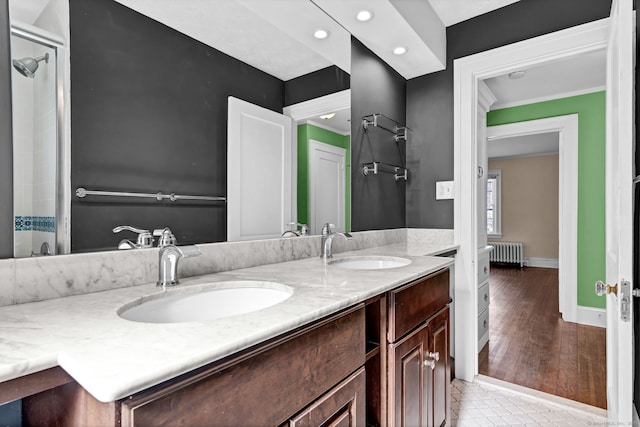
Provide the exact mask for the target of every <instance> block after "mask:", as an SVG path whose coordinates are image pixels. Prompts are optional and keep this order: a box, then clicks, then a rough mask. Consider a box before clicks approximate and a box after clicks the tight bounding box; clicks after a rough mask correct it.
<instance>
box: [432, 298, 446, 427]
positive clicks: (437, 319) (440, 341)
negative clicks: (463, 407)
mask: <svg viewBox="0 0 640 427" xmlns="http://www.w3.org/2000/svg"><path fill="white" fill-rule="evenodd" d="M449 336H450V330H449V307H446V308H444V309H443V310H441V311H440V312H438V314H437V315H435V316H434V317H433V318H431V319H430V320H429V321H428V322H427V341H428V353H427V360H426V362H427V364H428V365H429V366H428V367H429V369H427V370H426V374H427V375H426V378H427V381H426V382H427V384H426V386H427V390H428V408H429V409H430V412H429V413H428V420H427V425H429V426H443V425H445V424H446V423H447V420H448V419H449V412H450V405H451V401H450V390H449V389H450V385H451V383H450V381H451V358H450V357H449V349H450V348H451V347H450V346H449Z"/></svg>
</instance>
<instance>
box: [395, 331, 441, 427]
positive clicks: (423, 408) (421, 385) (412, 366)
mask: <svg viewBox="0 0 640 427" xmlns="http://www.w3.org/2000/svg"><path fill="white" fill-rule="evenodd" d="M428 339H429V335H428V333H427V325H426V324H425V325H423V326H421V327H420V328H418V329H417V330H416V331H414V332H412V333H410V334H409V335H407V336H406V337H405V338H403V339H402V340H400V341H399V342H397V343H395V344H389V352H388V355H389V405H388V406H389V422H388V425H390V426H396V427H401V426H404V427H421V426H427V425H428V413H427V406H428V403H429V402H428V396H427V388H426V386H425V385H426V384H425V370H426V369H429V370H431V369H430V368H428V367H426V366H425V364H424V362H425V355H426V353H427V351H428V348H429V343H428Z"/></svg>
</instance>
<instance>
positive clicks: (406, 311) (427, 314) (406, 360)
mask: <svg viewBox="0 0 640 427" xmlns="http://www.w3.org/2000/svg"><path fill="white" fill-rule="evenodd" d="M386 301H387V305H386V307H385V310H386V314H384V315H381V316H379V319H380V324H381V326H380V329H381V330H383V331H386V336H385V337H383V340H382V341H383V344H382V345H381V346H380V355H379V357H378V358H372V359H370V360H368V361H367V376H368V377H370V376H371V375H378V376H379V377H380V378H379V381H376V382H375V385H374V387H370V388H369V390H368V395H369V396H374V395H375V396H377V395H378V393H380V394H379V395H380V403H379V404H376V405H372V404H369V405H368V408H367V409H368V411H367V417H368V424H370V425H381V426H389V427H392V426H393V427H401V426H406V427H422V426H424V427H427V426H442V425H446V424H447V420H448V417H449V412H450V403H449V388H450V382H449V379H450V372H451V371H450V369H451V367H450V361H449V360H450V359H449V334H450V331H449V270H448V269H446V270H441V271H438V272H436V273H434V274H431V275H428V276H426V277H423V278H420V279H418V280H415V281H413V282H411V283H409V284H407V285H404V286H401V287H399V288H397V289H394V290H392V291H389V292H388V293H387V296H386ZM367 307H368V310H367V314H369V313H370V312H373V313H375V310H373V309H369V306H367ZM379 386H381V387H380V389H381V390H378V387H379Z"/></svg>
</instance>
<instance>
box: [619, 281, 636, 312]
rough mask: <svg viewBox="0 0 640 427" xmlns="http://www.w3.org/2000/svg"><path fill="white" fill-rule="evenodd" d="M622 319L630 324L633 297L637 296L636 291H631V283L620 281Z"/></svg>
mask: <svg viewBox="0 0 640 427" xmlns="http://www.w3.org/2000/svg"><path fill="white" fill-rule="evenodd" d="M619 292H620V294H619V295H618V296H619V297H620V319H621V320H622V321H623V322H628V321H629V320H630V319H631V295H634V296H636V290H634V291H633V293H632V291H631V282H629V281H627V280H621V281H620V291H619Z"/></svg>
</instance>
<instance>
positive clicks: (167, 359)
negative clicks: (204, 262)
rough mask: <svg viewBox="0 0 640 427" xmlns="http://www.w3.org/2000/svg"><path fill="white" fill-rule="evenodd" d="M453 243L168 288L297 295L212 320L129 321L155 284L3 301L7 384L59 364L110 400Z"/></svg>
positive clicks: (248, 342) (326, 308) (3, 377)
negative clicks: (260, 288)
mask: <svg viewBox="0 0 640 427" xmlns="http://www.w3.org/2000/svg"><path fill="white" fill-rule="evenodd" d="M454 249H455V246H447V245H433V244H419V243H415V244H408V243H407V244H395V245H389V246H382V247H377V248H370V249H365V250H360V251H353V252H345V253H342V254H339V255H335V256H334V259H340V258H347V257H351V256H358V255H373V254H378V255H388V256H401V257H406V258H409V259H410V260H411V261H412V262H411V264H409V265H407V266H404V267H400V268H393V269H387V270H347V269H341V268H336V267H335V266H332V265H328V264H327V263H326V262H325V261H324V260H322V259H321V258H319V257H314V258H307V259H302V260H297V261H289V262H282V263H277V264H268V265H262V266H258V267H251V268H244V269H238V270H231V271H227V272H222V273H216V274H209V275H204V276H199V277H192V278H188V279H182V280H181V284H180V285H179V286H177V287H175V288H171V289H169V290H168V292H184V291H187V290H189V289H194V288H193V286H203V285H204V284H209V283H211V284H212V285H207V287H208V286H212V287H216V286H218V287H224V286H225V284H224V282H227V281H233V280H256V281H269V282H277V283H282V284H285V285H287V286H289V287H291V288H292V289H293V294H292V296H291V297H290V298H288V299H287V300H285V301H284V302H282V303H280V304H277V305H275V306H272V307H269V308H266V309H263V310H259V311H256V312H252V313H248V314H242V315H237V316H232V317H227V318H222V319H216V320H210V321H206V322H188V323H173V324H150V323H138V322H131V321H128V320H124V319H122V318H120V317H119V316H118V309H119V308H121V307H122V306H123V305H125V304H127V303H131V302H132V301H135V300H137V299H140V298H143V297H148V296H150V295H153V294H157V293H160V292H162V289H161V288H157V287H156V286H155V283H150V284H146V285H140V286H134V287H128V288H122V289H115V290H109V291H104V292H95V293H90V294H84V295H77V296H71V297H65V298H58V299H52V300H47V301H41V302H34V303H27V304H20V305H14V306H7V307H1V308H0V330H1V331H2V332H1V336H2V338H1V339H0V382H2V381H7V380H10V379H14V378H18V377H21V376H23V375H27V374H29V373H33V372H38V371H41V370H44V369H47V368H51V367H54V366H61V367H62V368H63V369H64V370H65V371H67V372H68V373H69V375H71V376H72V377H73V378H74V379H75V380H76V381H77V382H78V383H80V384H81V385H82V386H83V387H84V388H85V389H86V390H87V391H88V392H89V393H91V394H92V395H93V396H94V397H95V398H96V399H98V400H100V401H102V402H110V401H114V400H118V399H121V398H124V397H126V396H129V395H131V394H133V393H136V392H139V391H142V390H144V389H147V388H149V387H151V386H153V385H156V384H159V383H161V382H163V381H166V380H168V379H171V378H174V377H176V376H178V375H180V374H183V373H185V372H189V371H191V370H193V369H196V368H198V367H200V366H203V365H206V364H208V363H211V362H213V361H216V360H219V359H221V358H223V357H225V356H228V355H230V354H233V353H234V352H237V351H239V350H242V349H245V348H248V347H250V346H252V345H255V344H258V343H260V342H263V341H265V340H267V339H270V338H273V337H275V336H278V335H280V334H283V333H285V332H287V331H290V330H293V329H295V328H297V327H299V326H302V325H304V324H308V323H310V322H313V321H314V320H317V319H319V318H322V317H324V316H326V315H329V314H332V313H335V312H337V311H339V310H341V309H344V308H347V307H350V306H353V305H354V304H357V303H359V302H362V301H364V300H366V299H367V298H370V297H372V296H375V295H378V294H381V293H383V292H385V291H387V290H390V289H393V288H395V287H397V286H399V285H402V284H404V283H407V282H409V281H411V280H414V279H416V278H419V277H421V276H423V275H425V274H428V273H431V272H433V271H436V270H439V269H441V268H444V267H447V266H449V265H451V264H452V263H453V259H451V258H444V257H434V256H425V255H430V254H439V253H445V252H448V251H450V250H454Z"/></svg>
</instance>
